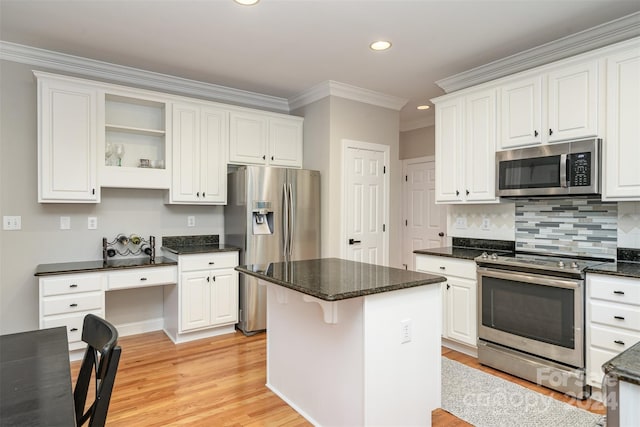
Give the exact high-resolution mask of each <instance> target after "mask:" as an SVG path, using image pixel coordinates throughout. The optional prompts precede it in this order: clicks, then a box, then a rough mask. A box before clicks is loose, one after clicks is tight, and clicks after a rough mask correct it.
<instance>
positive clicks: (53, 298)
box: [39, 273, 105, 350]
mask: <svg viewBox="0 0 640 427" xmlns="http://www.w3.org/2000/svg"><path fill="white" fill-rule="evenodd" d="M104 283H105V280H104V275H103V274H101V273H91V274H64V275H56V276H45V277H40V279H39V294H40V298H39V300H40V309H39V323H40V328H41V329H44V328H55V327H58V326H64V327H66V328H67V337H68V339H69V350H77V349H81V348H84V347H85V344H84V343H83V342H82V323H83V321H84V317H85V316H86V315H87V314H89V313H92V314H95V315H96V316H99V317H104V313H105V309H104V288H105V286H104Z"/></svg>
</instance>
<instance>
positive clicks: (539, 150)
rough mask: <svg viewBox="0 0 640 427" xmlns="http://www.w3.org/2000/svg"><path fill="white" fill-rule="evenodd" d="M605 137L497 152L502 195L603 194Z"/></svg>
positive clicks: (497, 166) (498, 185) (497, 172)
mask: <svg viewBox="0 0 640 427" xmlns="http://www.w3.org/2000/svg"><path fill="white" fill-rule="evenodd" d="M601 151H602V140H601V139H597V138H594V139H582V140H579V141H570V142H563V143H557V144H547V145H541V146H538V147H531V148H521V149H517V150H507V151H498V152H497V153H496V181H497V182H496V189H497V193H498V196H500V197H531V196H560V195H576V194H582V195H586V194H600V187H601V183H600V181H601V178H600V171H601V164H602V163H601V154H600V153H601Z"/></svg>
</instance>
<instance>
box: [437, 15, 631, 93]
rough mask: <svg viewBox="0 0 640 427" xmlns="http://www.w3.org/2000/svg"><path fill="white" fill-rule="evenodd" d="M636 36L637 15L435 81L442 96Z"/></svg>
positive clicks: (624, 17)
mask: <svg viewBox="0 0 640 427" xmlns="http://www.w3.org/2000/svg"><path fill="white" fill-rule="evenodd" d="M638 36H640V12H636V13H632V14H631V15H627V16H623V17H622V18H619V19H616V20H613V21H610V22H606V23H604V24H601V25H598V26H596V27H593V28H589V29H586V30H583V31H580V32H578V33H575V34H571V35H568V36H566V37H563V38H560V39H558V40H554V41H552V42H549V43H545V44H543V45H540V46H537V47H534V48H531V49H528V50H525V51H522V52H519V53H516V54H514V55H511V56H507V57H506V58H502V59H499V60H497V61H493V62H490V63H488V64H485V65H481V66H479V67H476V68H472V69H471V70H468V71H464V72H462V73H459V74H456V75H453V76H451V77H447V78H444V79H441V80H438V81H436V84H437V85H438V86H440V87H441V88H442V89H444V91H445V92H446V93H450V92H455V91H457V90H460V89H464V88H467V87H471V86H475V85H478V84H481V83H486V82H488V81H491V80H495V79H498V78H501V77H505V76H508V75H511V74H515V73H518V72H520V71H525V70H528V69H531V68H535V67H539V66H541V65H545V64H548V63H550V62H554V61H558V60H561V59H564V58H568V57H570V56H574V55H579V54H581V53H585V52H588V51H591V50H595V49H599V48H602V47H605V46H608V45H611V44H614V43H618V42H622V41H624V40H628V39H631V38H634V37H638Z"/></svg>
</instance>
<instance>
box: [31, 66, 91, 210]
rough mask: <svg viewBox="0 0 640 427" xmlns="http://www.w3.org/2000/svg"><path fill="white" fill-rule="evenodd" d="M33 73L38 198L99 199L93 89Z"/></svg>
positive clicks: (69, 200) (49, 199) (59, 200)
mask: <svg viewBox="0 0 640 427" xmlns="http://www.w3.org/2000/svg"><path fill="white" fill-rule="evenodd" d="M34 74H35V75H36V77H37V79H38V164H39V168H38V202H41V203H43V202H54V203H96V202H99V201H100V189H99V187H98V183H97V159H96V139H97V105H98V103H97V97H98V94H97V90H96V88H95V87H91V86H87V85H82V84H77V83H76V82H74V81H73V80H67V79H64V78H56V77H55V76H52V75H48V74H46V73H40V72H34Z"/></svg>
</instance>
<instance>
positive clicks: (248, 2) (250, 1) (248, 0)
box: [233, 0, 260, 6]
mask: <svg viewBox="0 0 640 427" xmlns="http://www.w3.org/2000/svg"><path fill="white" fill-rule="evenodd" d="M233 1H235V2H236V3H238V4H241V5H243V6H253V5H254V4H256V3H258V2H259V1H260V0H233Z"/></svg>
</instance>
